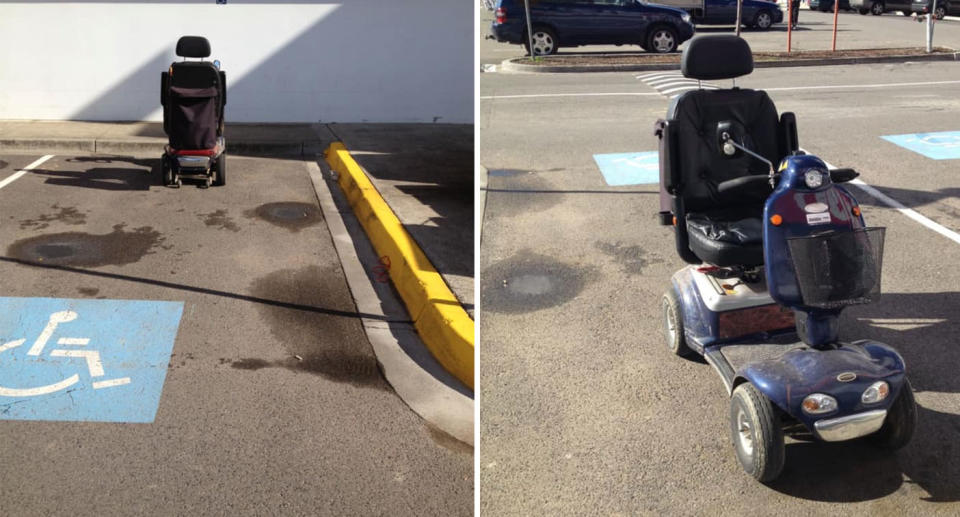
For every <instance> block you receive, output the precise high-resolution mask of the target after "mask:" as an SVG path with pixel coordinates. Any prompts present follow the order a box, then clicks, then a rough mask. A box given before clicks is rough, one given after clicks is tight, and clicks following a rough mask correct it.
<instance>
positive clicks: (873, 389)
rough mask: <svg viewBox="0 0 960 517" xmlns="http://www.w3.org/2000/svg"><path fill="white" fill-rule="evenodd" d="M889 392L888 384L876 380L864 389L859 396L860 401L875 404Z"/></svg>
mask: <svg viewBox="0 0 960 517" xmlns="http://www.w3.org/2000/svg"><path fill="white" fill-rule="evenodd" d="M889 394H890V385H889V384H887V383H886V382H884V381H878V382H875V383H873V384H871V385H870V387H869V388H867V389H866V390H864V392H863V395H861V396H860V401H861V402H863V403H864V404H876V403H877V402H880V401H881V400H883V399H885V398H887V395H889Z"/></svg>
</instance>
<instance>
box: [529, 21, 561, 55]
mask: <svg viewBox="0 0 960 517" xmlns="http://www.w3.org/2000/svg"><path fill="white" fill-rule="evenodd" d="M523 46H524V47H526V48H527V53H530V43H529V42H528V40H526V39H524V41H523ZM556 53H557V35H556V34H554V32H553V31H552V30H550V29H548V28H546V27H534V28H533V52H532V54H533V55H535V56H546V55H550V54H556Z"/></svg>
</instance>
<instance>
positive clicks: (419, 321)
mask: <svg viewBox="0 0 960 517" xmlns="http://www.w3.org/2000/svg"><path fill="white" fill-rule="evenodd" d="M324 157H325V159H326V161H327V163H328V164H329V165H330V168H331V169H333V170H334V171H336V172H337V173H338V174H339V175H340V178H339V181H338V182H339V185H340V188H341V189H342V190H343V193H344V195H345V196H346V198H347V201H348V202H349V203H350V206H351V207H352V208H353V210H354V213H355V214H356V216H357V219H359V220H360V224H361V225H362V226H363V229H364V231H365V232H366V233H367V237H369V238H370V241H371V242H372V243H373V246H374V248H375V249H376V250H377V254H379V255H380V256H381V257H382V258H381V260H382V261H383V262H384V265H386V266H387V270H388V271H389V274H390V279H391V280H392V281H393V284H394V286H396V288H397V291H398V292H399V293H400V297H401V298H402V299H403V302H404V304H405V305H406V306H407V311H408V312H409V313H410V316H411V318H412V319H413V324H414V327H415V328H416V329H417V332H418V333H419V334H420V338H421V339H422V340H423V342H424V343H425V344H426V345H427V348H428V349H429V350H430V353H432V354H433V356H434V357H435V358H436V359H437V361H439V362H440V364H441V365H443V367H444V368H445V369H446V370H447V371H449V372H450V373H452V374H453V375H454V376H455V377H456V378H458V379H460V380H461V381H462V382H463V383H464V384H466V385H467V386H469V387H470V389H473V366H474V345H473V333H474V323H473V320H472V319H470V316H469V315H467V312H466V311H465V310H464V309H463V306H462V305H460V302H459V301H458V300H457V297H456V296H454V294H453V293H452V292H451V291H450V288H449V287H448V286H447V284H446V282H444V280H443V277H441V276H440V273H438V272H437V270H436V268H434V267H433V264H431V263H430V261H429V260H428V259H427V256H426V255H425V254H424V253H423V250H421V249H420V247H419V246H418V245H417V243H416V241H414V240H413V237H411V236H410V234H409V233H408V232H407V230H406V229H405V228H404V227H403V224H402V223H401V222H400V219H399V218H397V216H396V214H394V213H393V210H391V209H390V207H389V206H388V205H387V203H386V201H384V199H383V197H382V196H381V195H380V193H379V192H378V191H377V189H376V187H374V186H373V183H371V182H370V179H369V178H367V175H366V173H364V172H363V169H361V168H360V165H359V164H358V163H357V162H356V161H354V159H353V157H351V156H350V152H349V151H347V148H346V147H344V145H343V144H342V143H340V142H334V143H332V144H330V147H328V148H327V150H326V151H325V152H324ZM384 259H385V260H384Z"/></svg>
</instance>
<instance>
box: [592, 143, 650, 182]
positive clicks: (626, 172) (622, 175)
mask: <svg viewBox="0 0 960 517" xmlns="http://www.w3.org/2000/svg"><path fill="white" fill-rule="evenodd" d="M658 157H659V153H657V152H656V151H646V152H639V153H614V154H595V155H593V159H594V161H596V162H597V167H599V168H600V173H601V174H603V180H604V181H606V182H607V185H610V186H611V187H620V186H623V185H643V184H647V183H659V182H660V161H659V159H658Z"/></svg>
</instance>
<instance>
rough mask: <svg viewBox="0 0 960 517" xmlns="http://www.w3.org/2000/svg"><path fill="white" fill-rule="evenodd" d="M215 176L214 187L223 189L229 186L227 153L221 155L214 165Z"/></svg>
mask: <svg viewBox="0 0 960 517" xmlns="http://www.w3.org/2000/svg"><path fill="white" fill-rule="evenodd" d="M213 171H214V174H215V176H214V177H213V186H215V187H222V186H224V185H226V184H227V153H225V152H224V153H220V156H219V157H217V161H216V162H215V163H214V165H213Z"/></svg>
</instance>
